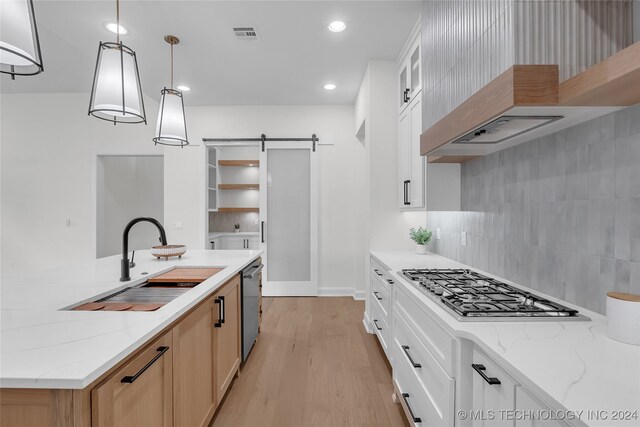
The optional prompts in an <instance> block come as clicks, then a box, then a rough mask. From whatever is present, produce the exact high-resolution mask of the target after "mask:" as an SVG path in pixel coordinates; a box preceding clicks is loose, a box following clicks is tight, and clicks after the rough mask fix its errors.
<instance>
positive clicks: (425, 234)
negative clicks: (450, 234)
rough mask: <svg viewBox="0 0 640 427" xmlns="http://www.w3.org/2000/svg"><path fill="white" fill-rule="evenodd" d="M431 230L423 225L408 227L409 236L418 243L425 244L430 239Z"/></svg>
mask: <svg viewBox="0 0 640 427" xmlns="http://www.w3.org/2000/svg"><path fill="white" fill-rule="evenodd" d="M431 234H432V233H431V232H430V231H429V230H426V229H425V228H423V227H419V228H418V229H417V230H416V229H415V228H411V229H409V237H411V240H413V241H414V242H416V244H418V245H427V244H429V242H430V241H431Z"/></svg>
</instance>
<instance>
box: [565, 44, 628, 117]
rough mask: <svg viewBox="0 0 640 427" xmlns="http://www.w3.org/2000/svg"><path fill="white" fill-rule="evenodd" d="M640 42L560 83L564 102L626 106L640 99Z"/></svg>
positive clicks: (580, 104)
mask: <svg viewBox="0 0 640 427" xmlns="http://www.w3.org/2000/svg"><path fill="white" fill-rule="evenodd" d="M638 58H640V42H638V43H634V44H632V45H631V46H629V47H627V48H626V49H622V50H621V51H620V52H618V53H615V54H613V55H611V56H610V57H608V58H607V59H605V60H603V61H601V62H599V63H597V64H596V65H594V66H593V67H591V68H589V69H588V70H586V71H583V72H582V73H580V74H578V75H576V76H573V77H572V78H570V79H569V80H566V81H564V82H563V83H562V84H560V105H572V106H574V105H575V106H581V107H584V106H601V107H604V106H614V107H623V106H627V105H634V104H637V103H640V91H639V90H637V88H638V87H639V86H640V61H638Z"/></svg>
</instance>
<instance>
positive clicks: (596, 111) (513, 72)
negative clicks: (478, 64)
mask: <svg viewBox="0 0 640 427" xmlns="http://www.w3.org/2000/svg"><path fill="white" fill-rule="evenodd" d="M639 58H640V42H639V43H635V44H633V45H631V46H629V47H628V48H626V49H624V50H622V51H620V52H618V53H616V54H614V55H612V56H610V57H609V58H607V59H605V60H604V61H602V62H600V63H598V64H596V65H595V66H593V67H591V68H589V69H588V70H586V71H584V72H582V73H580V74H578V75H576V76H574V77H572V78H570V79H568V80H566V81H565V82H563V83H562V84H560V83H559V77H558V66H557V65H514V66H512V67H511V68H509V69H508V70H507V71H505V72H504V73H502V74H501V75H500V76H498V77H497V78H496V79H494V80H493V81H491V82H490V83H489V84H487V85H486V86H484V87H483V88H482V89H480V90H479V91H478V92H476V93H475V94H473V95H472V96H471V97H470V98H469V99H467V100H466V101H465V102H463V103H462V104H461V105H460V106H458V107H457V108H456V109H455V110H453V111H452V112H450V113H449V114H447V115H446V116H445V117H443V118H442V119H441V120H440V121H438V122H437V123H436V124H434V125H433V126H432V127H431V128H429V129H427V130H426V131H425V132H424V133H423V134H422V135H421V137H420V153H421V154H422V155H423V156H424V155H426V156H427V160H428V162H429V163H463V162H466V161H469V160H472V159H475V158H477V157H480V156H484V155H487V154H490V153H493V152H495V151H499V150H502V149H504V148H507V147H510V146H513V145H516V144H519V143H522V142H525V141H528V140H531V139H534V138H538V137H540V136H543V135H547V134H550V133H552V132H556V131H558V130H561V129H565V128H568V127H570V126H573V125H575V124H578V123H581V122H584V121H587V120H590V119H593V118H595V117H598V116H601V115H604V114H608V113H610V112H612V111H616V110H618V109H621V108H624V107H626V106H630V105H634V104H637V103H640V60H639Z"/></svg>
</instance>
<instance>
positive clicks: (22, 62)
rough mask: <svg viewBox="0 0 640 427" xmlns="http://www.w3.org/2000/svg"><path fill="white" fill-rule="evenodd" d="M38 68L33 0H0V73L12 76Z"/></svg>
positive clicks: (40, 57)
mask: <svg viewBox="0 0 640 427" xmlns="http://www.w3.org/2000/svg"><path fill="white" fill-rule="evenodd" d="M42 71H44V66H43V65H42V54H41V52H40V40H39V39H38V28H37V26H36V17H35V14H34V11H33V0H0V72H1V73H4V74H10V75H11V77H12V78H13V79H15V76H33V75H35V74H39V73H41V72H42Z"/></svg>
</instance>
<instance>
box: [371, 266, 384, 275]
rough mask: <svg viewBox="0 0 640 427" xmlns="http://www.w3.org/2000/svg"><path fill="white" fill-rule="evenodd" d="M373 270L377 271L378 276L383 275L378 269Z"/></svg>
mask: <svg viewBox="0 0 640 427" xmlns="http://www.w3.org/2000/svg"><path fill="white" fill-rule="evenodd" d="M373 272H374V273H376V274H377V275H378V276H382V273H380V271H378V270H377V269H375V268H374V269H373Z"/></svg>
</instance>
